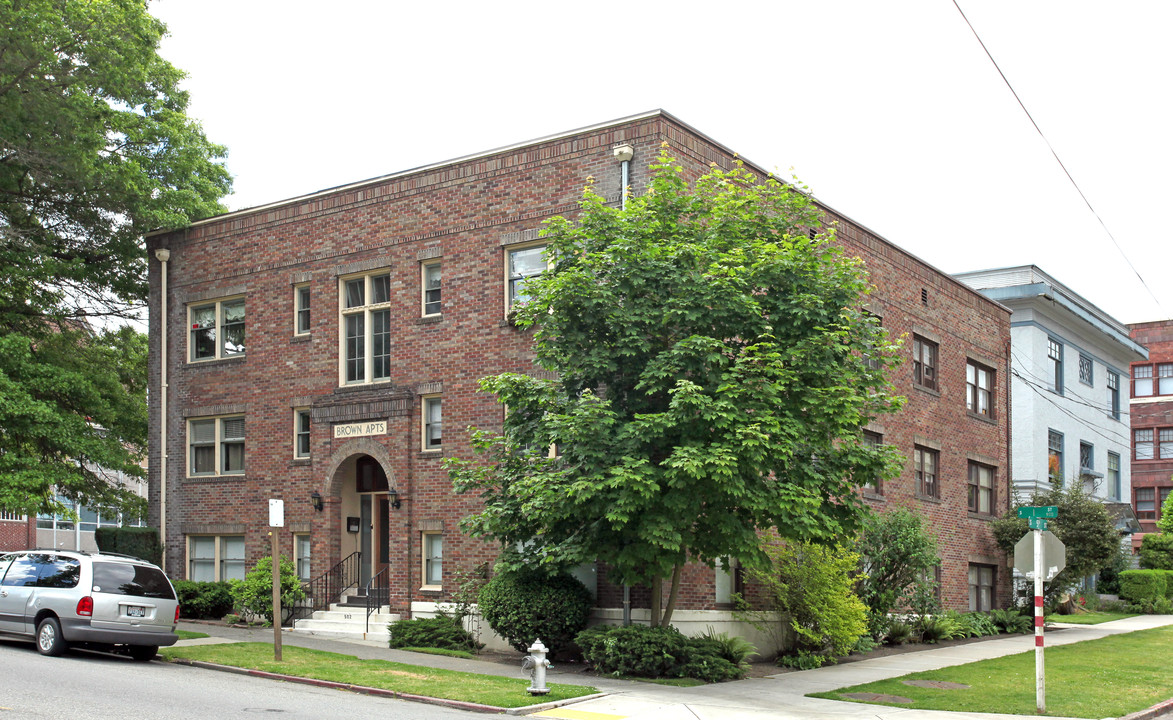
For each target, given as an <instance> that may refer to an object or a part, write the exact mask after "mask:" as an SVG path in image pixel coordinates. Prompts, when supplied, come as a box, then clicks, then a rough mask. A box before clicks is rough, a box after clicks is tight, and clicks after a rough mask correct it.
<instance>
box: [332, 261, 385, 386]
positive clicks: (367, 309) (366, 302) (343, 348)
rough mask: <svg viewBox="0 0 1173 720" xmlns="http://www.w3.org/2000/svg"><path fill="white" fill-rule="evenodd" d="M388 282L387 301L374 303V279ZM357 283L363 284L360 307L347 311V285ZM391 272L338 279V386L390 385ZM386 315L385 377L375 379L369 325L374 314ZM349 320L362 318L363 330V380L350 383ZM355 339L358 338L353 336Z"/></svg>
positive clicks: (348, 308)
mask: <svg viewBox="0 0 1173 720" xmlns="http://www.w3.org/2000/svg"><path fill="white" fill-rule="evenodd" d="M382 277H386V278H387V299H386V300H384V301H380V302H373V300H374V299H375V298H374V294H373V292H372V289H373V288H374V283H373V282H372V280H374V279H375V278H382ZM357 280H362V288H363V289H362V293H363V296H362V304H359V305H355V306H353V307H347V306H346V305H347V299H348V298H347V289H348V286H349V284H350V283H352V282H355V281H357ZM391 292H392V290H391V271H390V270H389V269H387V268H383V269H380V270H373V271H371V272H365V273H357V274H354V275H344V276H342V277H339V278H338V384H339V386H346V385H370V384H374V383H383V382H391V336H392V333H391ZM383 312H386V313H387V375H386V376H384V377H375V369H374V368H375V362H374V361H375V355H374V344H375V343H374V338H375V328H374V323H373V322H372V319H373V317H374V316H375V314H377V313H383ZM351 317H361V318H362V323H363V330H362V343H363V350H362V357H361V362H362V376H361V377H360V378H357V379H354V380H351V379H349V372H348V371H349V367H348V364H349V363H350V361H351V357H350V355H349V354H348V350H349V348H348V347H347V343H348V341H349V340H350V336H349V334H348V329H347V322H348V319H349V318H351ZM356 337H357V336H356Z"/></svg>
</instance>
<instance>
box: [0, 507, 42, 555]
mask: <svg viewBox="0 0 1173 720" xmlns="http://www.w3.org/2000/svg"><path fill="white" fill-rule="evenodd" d="M36 539H37V522H36V519H35V518H32V517H30V516H28V515H24V514H22V513H13V512H8V511H7V510H0V552H4V551H8V550H28V549H31V548H34V547H36V546H37V545H36Z"/></svg>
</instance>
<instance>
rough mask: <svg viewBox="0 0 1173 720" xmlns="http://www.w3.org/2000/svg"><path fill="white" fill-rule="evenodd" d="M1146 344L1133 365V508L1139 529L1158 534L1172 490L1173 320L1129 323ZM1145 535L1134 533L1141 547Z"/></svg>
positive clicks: (1131, 330) (1141, 341)
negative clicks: (1140, 358)
mask: <svg viewBox="0 0 1173 720" xmlns="http://www.w3.org/2000/svg"><path fill="white" fill-rule="evenodd" d="M1128 329H1129V331H1130V333H1131V334H1132V339H1133V340H1135V341H1136V342H1138V343H1140V344H1141V345H1144V346H1146V347H1148V349H1149V357H1148V359H1147V360H1144V361H1141V362H1135V363H1133V364H1132V392H1131V401H1130V403H1129V412H1130V414H1131V415H1132V507H1133V510H1135V511H1136V518H1137V520H1139V521H1140V526H1141V529H1142V530H1143V531H1144V532H1146V533H1149V532H1157V520H1158V519H1160V517H1161V504H1162V503H1163V502H1164V501H1165V498H1167V497H1168V496H1169V493H1170V492H1171V491H1173V320H1161V321H1158V322H1147V323H1136V324H1134V325H1129V326H1128ZM1142 538H1143V535H1135V536H1133V543H1134V545H1135V546H1137V547H1139V546H1140V541H1141V539H1142Z"/></svg>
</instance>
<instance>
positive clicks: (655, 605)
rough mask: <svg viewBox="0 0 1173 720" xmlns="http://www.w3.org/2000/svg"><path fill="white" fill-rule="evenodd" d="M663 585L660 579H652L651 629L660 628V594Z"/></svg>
mask: <svg viewBox="0 0 1173 720" xmlns="http://www.w3.org/2000/svg"><path fill="white" fill-rule="evenodd" d="M663 584H664V582H663V579H662V578H658V577H657V578H652V621H651V626H652V627H660V593H661V591H662V588H663Z"/></svg>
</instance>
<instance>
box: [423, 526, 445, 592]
mask: <svg viewBox="0 0 1173 720" xmlns="http://www.w3.org/2000/svg"><path fill="white" fill-rule="evenodd" d="M422 550H423V575H424V583H423V584H424V587H426V588H429V589H439V588H440V587H441V586H443V584H444V536H443V535H442V534H441V533H424V535H423V543H422Z"/></svg>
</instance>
